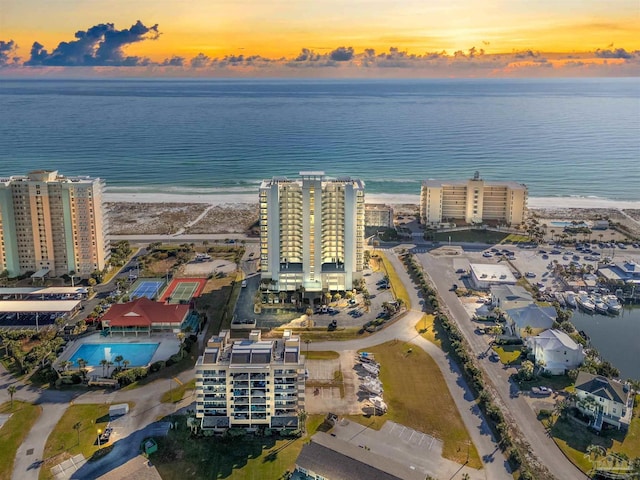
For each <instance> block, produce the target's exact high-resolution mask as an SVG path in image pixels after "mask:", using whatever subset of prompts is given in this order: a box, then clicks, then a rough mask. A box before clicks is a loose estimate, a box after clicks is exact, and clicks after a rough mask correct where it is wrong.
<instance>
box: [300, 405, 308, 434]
mask: <svg viewBox="0 0 640 480" xmlns="http://www.w3.org/2000/svg"><path fill="white" fill-rule="evenodd" d="M307 417H308V414H307V412H306V411H304V410H298V428H299V429H300V430H302V432H303V433H304V432H306V431H307Z"/></svg>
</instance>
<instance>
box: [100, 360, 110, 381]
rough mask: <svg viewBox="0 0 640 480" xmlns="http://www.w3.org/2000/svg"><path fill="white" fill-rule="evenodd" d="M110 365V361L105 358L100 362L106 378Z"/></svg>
mask: <svg viewBox="0 0 640 480" xmlns="http://www.w3.org/2000/svg"><path fill="white" fill-rule="evenodd" d="M108 364H109V361H108V360H107V359H106V358H103V359H102V360H100V365H102V376H103V377H105V376H106V375H107V373H106V369H107V365H108Z"/></svg>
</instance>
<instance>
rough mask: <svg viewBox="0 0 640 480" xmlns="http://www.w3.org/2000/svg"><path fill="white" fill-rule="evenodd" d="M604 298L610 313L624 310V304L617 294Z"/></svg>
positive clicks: (615, 313)
mask: <svg viewBox="0 0 640 480" xmlns="http://www.w3.org/2000/svg"><path fill="white" fill-rule="evenodd" d="M603 299H604V303H605V305H606V306H607V309H608V310H609V313H613V314H614V315H617V314H619V313H620V311H621V310H622V304H621V303H620V301H619V300H618V297H616V296H615V295H605V296H604V297H603Z"/></svg>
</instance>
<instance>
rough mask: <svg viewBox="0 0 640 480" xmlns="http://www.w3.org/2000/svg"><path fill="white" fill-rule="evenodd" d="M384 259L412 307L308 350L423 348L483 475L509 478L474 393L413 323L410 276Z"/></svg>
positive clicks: (417, 317) (414, 312) (416, 299)
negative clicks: (395, 343) (389, 345)
mask: <svg viewBox="0 0 640 480" xmlns="http://www.w3.org/2000/svg"><path fill="white" fill-rule="evenodd" d="M388 253H390V252H388ZM387 258H388V259H389V260H390V261H391V263H392V264H393V266H394V268H395V270H396V272H397V273H398V275H399V277H400V279H401V281H402V282H403V283H404V284H405V286H406V287H407V292H408V293H409V297H410V299H411V305H412V306H413V308H412V310H410V311H409V312H407V313H406V314H405V315H404V316H403V317H402V318H401V319H399V320H397V321H396V322H394V323H393V324H392V325H390V326H388V327H387V328H384V329H383V330H380V331H379V332H377V333H375V334H374V335H371V336H369V337H366V338H362V339H357V340H349V341H335V342H317V343H311V344H309V350H333V351H342V350H360V349H363V348H370V347H373V346H375V345H379V344H381V343H385V342H388V341H392V340H399V341H402V342H411V343H412V344H414V345H416V346H418V347H420V348H422V349H423V350H424V351H425V352H427V353H428V354H429V355H430V356H431V357H432V358H433V359H434V360H435V362H436V363H437V364H438V367H439V368H440V371H441V372H442V374H443V376H444V379H445V381H446V383H447V386H448V387H449V392H450V393H451V396H452V398H453V400H454V401H455V403H456V406H457V408H458V411H459V412H460V415H461V416H462V420H463V422H464V424H465V427H466V428H467V431H468V432H469V435H470V436H471V439H472V440H473V443H474V445H475V446H476V449H477V450H478V453H479V455H480V458H482V461H483V463H484V468H483V470H482V471H483V472H484V473H485V476H486V477H485V478H487V479H488V480H493V479H505V480H506V479H512V478H513V477H512V475H511V474H510V473H509V471H510V470H509V466H508V463H507V461H506V459H505V457H504V455H503V454H502V452H501V451H500V448H499V446H498V444H497V443H496V441H495V439H494V438H493V435H492V434H491V430H490V428H489V426H488V424H487V422H486V420H485V419H484V417H483V415H482V413H481V412H480V409H479V408H478V406H477V404H476V402H475V401H474V399H473V398H474V397H473V394H472V392H471V390H470V388H469V386H468V385H467V384H466V382H465V380H464V378H463V377H462V374H461V372H460V369H459V368H458V366H457V365H456V364H455V362H453V361H452V360H451V359H450V358H449V357H448V356H447V355H445V353H444V352H443V351H442V350H440V348H438V347H437V346H436V345H434V344H433V343H431V342H429V341H428V340H425V339H424V338H422V337H421V336H420V335H419V334H418V333H417V332H416V330H415V325H416V324H417V323H418V322H419V321H420V319H421V318H422V314H423V312H422V311H421V310H419V309H418V308H416V307H418V306H419V305H420V302H421V299H420V298H419V297H418V292H417V290H416V288H414V287H415V286H413V285H412V283H411V279H410V278H409V275H408V274H407V272H406V270H405V268H404V266H403V265H402V263H401V262H400V260H399V259H398V257H396V256H395V255H393V254H389V255H388V256H387Z"/></svg>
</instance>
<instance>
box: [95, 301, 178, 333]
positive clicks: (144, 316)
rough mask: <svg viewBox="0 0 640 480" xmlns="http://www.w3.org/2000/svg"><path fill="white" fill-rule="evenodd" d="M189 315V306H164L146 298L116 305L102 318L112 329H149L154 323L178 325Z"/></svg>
mask: <svg viewBox="0 0 640 480" xmlns="http://www.w3.org/2000/svg"><path fill="white" fill-rule="evenodd" d="M188 314H189V305H182V304H164V303H160V302H154V301H153V300H150V299H148V298H146V297H140V298H136V299H135V300H133V301H132V302H127V303H116V304H114V305H112V306H111V308H109V310H107V312H106V313H105V314H104V316H103V317H102V320H103V321H105V320H106V321H109V325H110V326H112V327H150V326H151V325H152V324H154V323H173V324H176V325H180V324H181V323H182V322H183V321H184V319H185V318H186V316H187V315H188Z"/></svg>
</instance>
